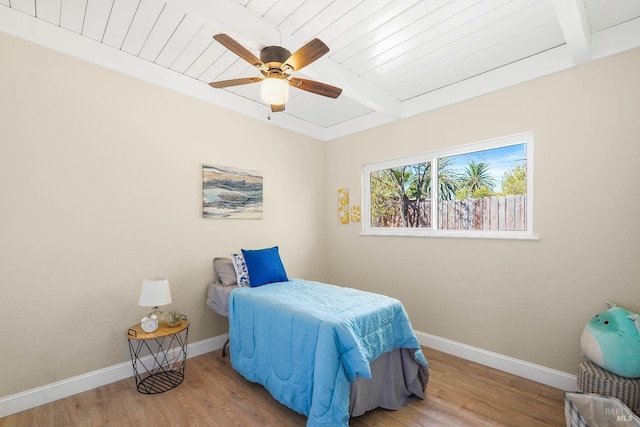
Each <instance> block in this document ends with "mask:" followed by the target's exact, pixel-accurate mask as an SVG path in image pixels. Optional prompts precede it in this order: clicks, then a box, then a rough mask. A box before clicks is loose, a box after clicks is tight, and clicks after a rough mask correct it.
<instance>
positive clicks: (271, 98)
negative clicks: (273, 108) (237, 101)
mask: <svg viewBox="0 0 640 427" xmlns="http://www.w3.org/2000/svg"><path fill="white" fill-rule="evenodd" d="M260 97H261V98H262V100H263V101H264V102H266V103H267V104H269V105H284V104H286V103H287V101H288V100H289V81H288V80H286V79H280V78H274V77H266V78H264V79H262V87H261V88H260Z"/></svg>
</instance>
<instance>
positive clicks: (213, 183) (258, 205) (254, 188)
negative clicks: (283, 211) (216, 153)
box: [202, 165, 263, 219]
mask: <svg viewBox="0 0 640 427" xmlns="http://www.w3.org/2000/svg"><path fill="white" fill-rule="evenodd" d="M262 191H263V190H262V173H261V172H256V171H250V170H242V169H235V168H230V167H226V166H214V165H202V216H203V217H204V218H242V219H262Z"/></svg>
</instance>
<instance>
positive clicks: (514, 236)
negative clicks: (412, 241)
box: [358, 230, 540, 240]
mask: <svg viewBox="0 0 640 427" xmlns="http://www.w3.org/2000/svg"><path fill="white" fill-rule="evenodd" d="M358 235H359V236H365V237H369V236H386V237H436V238H455V239H492V240H495V239H498V240H540V237H539V236H535V235H532V234H524V233H520V232H517V231H516V232H509V231H503V232H499V233H495V232H482V231H480V232H468V231H446V232H445V231H437V230H436V231H428V232H420V233H403V232H401V231H399V230H394V231H393V232H389V231H386V230H380V231H367V232H364V231H363V232H361V233H358Z"/></svg>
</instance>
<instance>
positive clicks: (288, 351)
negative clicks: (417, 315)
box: [229, 279, 427, 426]
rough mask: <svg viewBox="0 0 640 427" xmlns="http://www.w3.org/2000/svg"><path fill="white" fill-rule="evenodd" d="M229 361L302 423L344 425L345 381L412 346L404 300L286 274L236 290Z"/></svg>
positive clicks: (231, 311) (231, 306)
mask: <svg viewBox="0 0 640 427" xmlns="http://www.w3.org/2000/svg"><path fill="white" fill-rule="evenodd" d="M229 330H230V332H229V338H230V353H231V363H232V365H233V367H234V368H235V369H236V370H237V371H238V372H239V373H241V374H242V375H243V376H244V377H245V378H246V379H248V380H249V381H252V382H256V383H259V384H262V385H263V386H264V387H265V388H266V389H267V390H269V392H270V393H271V394H272V395H273V396H274V397H275V398H276V399H277V400H279V401H280V402H281V403H283V404H284V405H287V406H288V407H290V408H292V409H293V410H295V411H297V412H299V413H301V414H304V415H306V416H307V417H308V422H307V426H341V425H342V426H346V425H348V422H349V389H350V382H351V381H353V380H354V379H355V378H356V376H360V377H363V378H371V371H370V368H369V362H371V361H373V360H375V359H376V358H377V357H378V356H380V355H381V354H383V353H386V352H388V351H391V350H393V349H395V348H410V349H416V352H415V356H414V357H415V358H416V359H417V360H418V361H419V362H420V363H422V364H423V365H425V366H427V362H426V360H425V359H424V355H423V354H422V351H421V350H420V345H419V343H418V340H417V338H416V336H415V334H414V332H413V329H412V327H411V322H410V321H409V317H408V315H407V313H406V311H405V309H404V307H403V306H402V304H401V303H400V302H399V301H398V300H396V299H394V298H390V297H387V296H383V295H379V294H374V293H370V292H363V291H359V290H356V289H350V288H343V287H339V286H333V285H328V284H323V283H318V282H310V281H305V280H300V279H292V280H290V281H288V282H278V283H271V284H268V285H264V286H260V287H257V288H248V287H244V288H238V289H236V290H234V291H232V292H231V296H230V303H229Z"/></svg>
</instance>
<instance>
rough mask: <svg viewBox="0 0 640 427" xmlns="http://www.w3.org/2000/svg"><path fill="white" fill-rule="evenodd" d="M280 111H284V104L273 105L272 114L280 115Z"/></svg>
mask: <svg viewBox="0 0 640 427" xmlns="http://www.w3.org/2000/svg"><path fill="white" fill-rule="evenodd" d="M280 111H284V104H280V105H276V104H271V112H272V113H278V112H280Z"/></svg>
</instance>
